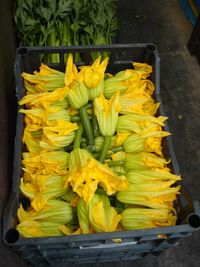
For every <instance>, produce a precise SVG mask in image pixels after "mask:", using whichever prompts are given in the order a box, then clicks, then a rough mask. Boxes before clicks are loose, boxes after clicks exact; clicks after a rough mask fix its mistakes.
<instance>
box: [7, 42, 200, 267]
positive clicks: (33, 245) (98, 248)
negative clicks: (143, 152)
mask: <svg viewBox="0 0 200 267" xmlns="http://www.w3.org/2000/svg"><path fill="white" fill-rule="evenodd" d="M94 51H98V52H103V51H107V52H109V53H110V62H109V66H108V71H109V72H111V73H115V72H117V71H120V70H123V69H125V68H128V67H130V66H131V62H133V61H138V62H145V63H148V64H150V65H152V66H153V74H152V75H151V77H150V79H151V80H152V81H153V83H154V84H155V87H156V90H155V94H154V97H155V100H156V101H158V102H160V103H161V98H160V58H159V55H158V51H157V48H156V46H155V45H154V44H123V45H111V46H76V47H75V46H74V47H73V46H71V47H44V48H26V47H25V48H19V49H18V50H17V55H16V63H15V77H16V94H17V100H19V99H21V98H22V97H23V96H24V94H25V88H24V84H23V80H22V78H21V73H22V72H23V71H25V72H29V73H32V72H33V71H34V70H37V69H38V68H39V66H40V64H41V58H42V57H41V56H42V55H45V54H52V53H58V54H59V58H60V62H59V63H55V64H51V66H52V67H54V68H56V69H59V70H63V71H64V69H65V61H64V55H65V54H66V53H69V52H70V53H73V54H74V53H80V55H81V58H82V61H81V62H76V63H77V65H83V64H89V63H91V60H90V54H91V52H94ZM159 114H160V115H163V116H164V115H165V112H164V109H163V106H162V103H161V105H160V108H159ZM165 130H166V131H170V130H169V128H168V126H167V125H166V126H165ZM22 134H23V115H22V114H20V113H18V115H17V124H16V137H15V153H14V164H13V184H12V193H11V196H10V199H9V201H8V204H7V207H6V209H5V213H4V222H3V238H4V242H5V244H7V245H8V246H10V247H11V248H12V249H14V250H15V251H16V252H18V253H19V254H21V256H22V257H23V258H24V259H25V260H26V261H27V262H29V263H31V264H32V265H33V266H37V267H39V266H44V267H46V266H52V265H54V266H66V264H73V263H95V262H109V261H120V260H123V261H124V260H133V259H138V258H143V257H145V256H146V255H148V254H149V253H152V254H154V255H158V254H159V253H161V252H162V251H164V250H165V249H167V248H170V247H172V246H175V245H177V244H178V243H179V241H180V240H181V239H183V238H184V237H186V236H189V235H191V234H192V232H193V231H194V230H197V229H199V227H200V209H199V204H198V202H195V201H194V202H193V201H192V199H191V197H190V195H189V193H188V192H187V190H185V188H184V185H183V184H182V189H181V195H180V196H179V197H178V199H177V201H176V203H175V206H176V209H177V213H178V221H177V225H176V226H172V227H159V228H153V229H144V230H135V231H120V232H111V233H96V234H82V235H74V236H61V237H48V238H20V237H19V233H18V231H17V230H15V226H16V223H17V216H16V213H17V209H18V207H19V202H20V200H19V183H20V174H21V170H20V166H21V154H22V143H21V140H22ZM163 147H164V153H165V155H166V156H168V157H170V158H171V169H172V171H173V172H174V173H175V174H178V175H179V167H178V164H177V161H176V156H175V153H174V149H173V145H172V140H171V137H170V136H168V137H166V138H165V139H164V143H163ZM119 238H120V239H121V242H120V243H116V242H115V241H116V240H115V239H119Z"/></svg>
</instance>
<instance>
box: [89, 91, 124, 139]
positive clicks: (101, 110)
mask: <svg viewBox="0 0 200 267" xmlns="http://www.w3.org/2000/svg"><path fill="white" fill-rule="evenodd" d="M119 111H120V104H119V93H116V94H115V95H114V96H112V97H111V98H110V99H109V100H108V99H106V98H105V97H104V96H103V95H101V96H100V97H98V98H96V99H95V100H94V113H95V115H96V117H97V121H98V124H99V130H100V132H101V134H102V135H103V136H112V135H114V133H115V130H116V126H117V120H118V113H119Z"/></svg>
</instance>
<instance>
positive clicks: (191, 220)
mask: <svg viewBox="0 0 200 267" xmlns="http://www.w3.org/2000/svg"><path fill="white" fill-rule="evenodd" d="M188 224H189V225H190V226H191V227H193V228H198V227H200V217H199V215H197V214H195V213H192V214H190V215H189V216H188Z"/></svg>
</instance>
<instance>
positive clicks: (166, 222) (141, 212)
mask: <svg viewBox="0 0 200 267" xmlns="http://www.w3.org/2000/svg"><path fill="white" fill-rule="evenodd" d="M176 220H177V216H176V213H175V212H174V211H172V210H171V209H167V208H162V209H150V208H127V209H125V210H124V211H123V212H122V219H121V221H120V223H121V225H122V227H123V228H124V229H126V230H137V229H145V228H155V227H160V226H174V225H175V224H176Z"/></svg>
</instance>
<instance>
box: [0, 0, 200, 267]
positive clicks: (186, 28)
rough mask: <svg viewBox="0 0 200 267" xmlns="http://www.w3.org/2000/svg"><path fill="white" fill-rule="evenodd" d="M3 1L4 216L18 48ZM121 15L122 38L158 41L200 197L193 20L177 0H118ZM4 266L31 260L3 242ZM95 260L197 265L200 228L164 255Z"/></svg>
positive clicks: (0, 195) (187, 173)
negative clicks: (191, 51)
mask: <svg viewBox="0 0 200 267" xmlns="http://www.w3.org/2000/svg"><path fill="white" fill-rule="evenodd" d="M2 2H3V3H2V6H1V10H0V20H1V21H0V22H2V21H3V20H5V21H7V22H8V23H6V27H7V30H6V31H5V28H4V27H1V28H0V36H1V38H0V47H1V50H0V66H1V71H0V81H1V83H0V101H1V103H0V115H1V120H0V148H1V153H0V176H1V178H0V205H1V214H0V215H1V216H2V210H3V208H4V206H5V204H6V202H7V199H8V195H9V188H10V177H11V168H10V166H11V161H10V155H11V151H12V142H11V141H10V140H11V139H10V138H11V137H12V136H13V134H14V128H13V121H14V118H15V115H14V102H13V96H14V93H13V91H12V84H13V80H12V79H11V78H12V77H11V76H10V73H11V72H12V70H13V60H14V49H15V47H14V45H13V44H12V43H11V42H12V38H11V36H14V32H13V29H12V24H11V19H8V18H6V15H7V14H8V15H10V16H11V9H10V4H11V1H5V0H4V1H2ZM5 14H6V15H5ZM118 16H119V27H120V29H119V35H118V38H117V42H118V43H139V42H153V43H155V44H156V45H157V46H158V49H159V52H160V57H161V97H162V102H163V104H164V108H165V111H166V113H167V116H169V120H168V123H169V127H170V130H171V133H172V139H173V143H174V148H175V153H176V156H177V160H178V163H179V166H180V171H181V174H182V177H183V181H184V185H185V186H186V187H187V189H188V190H189V191H190V193H191V195H192V197H193V198H194V199H197V200H199V201H200V177H199V166H200V141H199V130H200V120H199V114H200V66H199V65H198V64H197V61H196V59H195V58H193V57H191V56H190V54H189V53H188V51H187V48H186V46H187V42H188V40H189V37H190V34H191V32H192V26H191V24H190V22H189V21H188V20H187V19H186V18H185V16H184V14H183V11H182V9H181V6H180V4H179V1H175V0H162V1H156V0H135V1H131V0H119V1H118ZM1 25H2V24H1ZM2 48H3V50H2ZM9 77H10V78H9ZM0 266H1V267H14V266H17V267H25V266H26V267H27V264H26V263H24V261H23V260H21V259H20V257H19V256H18V255H17V254H15V253H13V252H12V251H11V250H10V249H9V248H7V247H5V246H3V245H1V247H0ZM87 266H90V265H87ZM91 266H92V265H91ZM95 266H98V267H104V266H106V267H114V266H117V267H122V266H123V267H128V266H135V267H137V266H138V267H139V266H140V267H146V266H148V267H161V266H162V267H163V266H166V267H168V266H170V267H197V266H200V231H198V232H194V233H193V235H192V236H191V237H188V238H185V239H184V240H183V241H181V242H180V244H179V245H178V246H176V247H173V248H171V249H169V250H167V251H165V252H164V253H163V254H161V255H160V256H157V257H154V256H152V255H151V256H147V257H146V258H144V259H142V260H135V261H131V262H119V263H106V264H95Z"/></svg>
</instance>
